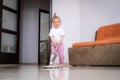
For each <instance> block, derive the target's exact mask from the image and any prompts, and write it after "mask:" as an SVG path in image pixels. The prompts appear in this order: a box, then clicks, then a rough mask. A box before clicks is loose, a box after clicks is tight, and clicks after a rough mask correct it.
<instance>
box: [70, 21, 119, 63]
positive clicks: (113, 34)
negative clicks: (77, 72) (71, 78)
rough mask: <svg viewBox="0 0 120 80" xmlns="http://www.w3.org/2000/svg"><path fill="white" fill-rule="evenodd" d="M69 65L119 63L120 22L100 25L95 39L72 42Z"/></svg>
mask: <svg viewBox="0 0 120 80" xmlns="http://www.w3.org/2000/svg"><path fill="white" fill-rule="evenodd" d="M68 53H69V63H70V65H120V23H118V24H112V25H106V26H101V27H100V28H99V29H98V30H97V31H96V38H95V41H91V42H77V43H73V44H72V47H71V48H69V49H68Z"/></svg>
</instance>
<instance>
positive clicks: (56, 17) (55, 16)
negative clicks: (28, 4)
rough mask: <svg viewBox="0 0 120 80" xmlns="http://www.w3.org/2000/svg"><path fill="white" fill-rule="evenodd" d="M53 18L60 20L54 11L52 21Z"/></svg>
mask: <svg viewBox="0 0 120 80" xmlns="http://www.w3.org/2000/svg"><path fill="white" fill-rule="evenodd" d="M55 19H59V20H60V22H61V19H60V17H59V16H57V15H56V13H54V15H53V17H52V22H53V21H54V20H55Z"/></svg>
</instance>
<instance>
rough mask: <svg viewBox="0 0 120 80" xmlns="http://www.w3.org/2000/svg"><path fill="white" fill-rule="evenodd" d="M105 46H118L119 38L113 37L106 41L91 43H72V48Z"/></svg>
mask: <svg viewBox="0 0 120 80" xmlns="http://www.w3.org/2000/svg"><path fill="white" fill-rule="evenodd" d="M105 44H120V37H113V38H110V39H106V40H99V41H91V42H78V43H74V44H73V45H72V47H82V46H96V45H105Z"/></svg>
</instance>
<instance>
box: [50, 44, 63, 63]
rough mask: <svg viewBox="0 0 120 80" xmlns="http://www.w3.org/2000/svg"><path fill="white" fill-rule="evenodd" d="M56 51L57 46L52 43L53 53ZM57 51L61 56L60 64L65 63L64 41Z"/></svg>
mask: <svg viewBox="0 0 120 80" xmlns="http://www.w3.org/2000/svg"><path fill="white" fill-rule="evenodd" d="M54 51H55V47H54V46H53V44H51V53H53V52H54ZM57 52H58V56H59V62H60V64H63V63H64V46H63V43H60V44H59V45H58V47H57Z"/></svg>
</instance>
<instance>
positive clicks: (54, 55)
mask: <svg viewBox="0 0 120 80" xmlns="http://www.w3.org/2000/svg"><path fill="white" fill-rule="evenodd" d="M57 48H58V46H56V48H55V51H54V52H53V53H52V54H51V57H50V64H51V63H54V61H55V60H56V58H57V55H58V52H57ZM42 68H44V69H52V68H59V66H52V65H49V66H42Z"/></svg>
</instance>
